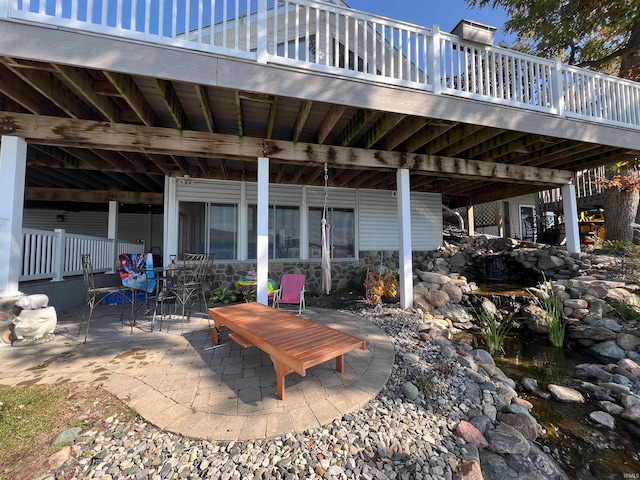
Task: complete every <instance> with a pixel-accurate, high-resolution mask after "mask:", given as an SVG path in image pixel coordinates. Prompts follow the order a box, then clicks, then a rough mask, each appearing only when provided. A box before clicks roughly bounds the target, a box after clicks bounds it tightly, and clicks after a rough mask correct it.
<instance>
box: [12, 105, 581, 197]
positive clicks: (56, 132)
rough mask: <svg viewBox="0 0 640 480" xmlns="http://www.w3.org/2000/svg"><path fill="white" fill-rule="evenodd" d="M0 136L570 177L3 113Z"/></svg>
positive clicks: (510, 178) (517, 176)
mask: <svg viewBox="0 0 640 480" xmlns="http://www.w3.org/2000/svg"><path fill="white" fill-rule="evenodd" d="M0 135H16V136H21V137H24V138H26V139H27V141H28V142H30V143H33V144H45V145H55V146H76V147H77V146H82V147H84V148H97V149H104V150H117V151H130V152H144V153H163V154H176V155H194V156H202V157H217V158H219V157H230V158H237V159H244V160H251V161H253V160H255V159H256V158H258V157H264V156H266V157H269V158H271V159H273V160H277V161H280V162H283V163H290V164H299V165H323V164H324V163H325V162H326V163H328V164H329V165H330V166H331V167H334V168H352V169H365V170H366V169H371V170H387V171H390V170H396V169H398V168H408V169H410V170H411V171H412V173H414V174H429V175H436V176H447V177H462V178H477V179H481V178H484V179H488V178H489V179H492V180H493V181H502V182H514V183H525V182H526V183H532V184H536V185H564V184H566V183H568V182H569V181H570V180H571V178H572V173H571V172H567V171H563V170H552V169H545V168H536V167H527V166H522V165H509V164H501V163H494V162H482V161H477V160H466V159H461V158H453V157H443V156H436V155H421V154H407V153H403V152H390V151H382V150H366V149H359V148H350V147H338V146H328V145H317V144H309V143H301V142H299V143H294V142H290V141H281V140H266V139H260V138H249V137H244V138H241V137H238V136H235V135H222V134H213V133H209V132H195V131H181V132H179V131H176V130H175V129H170V128H159V127H146V126H139V125H127V124H119V123H109V122H95V121H88V120H78V119H69V118H56V117H47V116H41V115H40V116H35V115H28V114H19V113H8V112H0Z"/></svg>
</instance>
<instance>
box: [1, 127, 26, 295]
mask: <svg viewBox="0 0 640 480" xmlns="http://www.w3.org/2000/svg"><path fill="white" fill-rule="evenodd" d="M26 171H27V142H26V141H25V139H24V138H21V137H10V136H2V139H1V140H0V258H2V259H3V262H2V263H0V298H2V297H11V296H14V295H20V290H19V289H18V287H19V282H20V273H21V269H22V215H23V209H24V183H25V174H26Z"/></svg>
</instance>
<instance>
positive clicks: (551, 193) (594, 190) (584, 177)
mask: <svg viewBox="0 0 640 480" xmlns="http://www.w3.org/2000/svg"><path fill="white" fill-rule="evenodd" d="M604 178H605V167H604V166H601V167H596V168H590V169H587V170H581V171H579V172H576V174H575V177H574V184H575V186H576V198H577V199H581V198H590V197H596V196H598V195H600V194H602V190H603V187H602V179H604ZM538 195H539V198H540V203H541V204H542V205H547V206H550V205H553V204H558V203H560V202H562V189H560V188H552V189H549V190H545V191H543V192H540V193H539V194H538Z"/></svg>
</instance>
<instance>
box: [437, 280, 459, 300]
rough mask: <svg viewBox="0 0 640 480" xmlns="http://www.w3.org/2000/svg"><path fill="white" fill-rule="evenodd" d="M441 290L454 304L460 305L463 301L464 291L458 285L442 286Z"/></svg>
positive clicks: (447, 284) (448, 284)
mask: <svg viewBox="0 0 640 480" xmlns="http://www.w3.org/2000/svg"><path fill="white" fill-rule="evenodd" d="M441 290H442V291H443V292H447V295H449V299H450V300H451V301H452V302H453V303H460V302H461V301H462V289H461V288H460V287H459V286H458V285H455V284H453V283H452V282H449V283H445V284H444V285H442V289H441Z"/></svg>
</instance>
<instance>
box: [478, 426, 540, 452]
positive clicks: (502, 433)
mask: <svg viewBox="0 0 640 480" xmlns="http://www.w3.org/2000/svg"><path fill="white" fill-rule="evenodd" d="M486 438H487V441H488V442H489V450H492V451H494V452H496V453H499V454H500V455H504V454H505V453H509V454H512V455H517V454H519V455H523V456H525V457H526V456H527V455H528V454H529V450H530V449H531V447H530V445H529V442H528V441H527V439H526V438H524V435H522V433H520V432H519V431H518V430H516V429H515V428H513V427H512V426H511V425H507V424H506V423H499V424H498V426H497V427H496V428H495V429H494V430H489V431H488V432H487V434H486Z"/></svg>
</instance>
